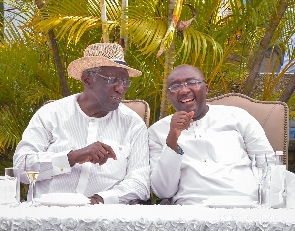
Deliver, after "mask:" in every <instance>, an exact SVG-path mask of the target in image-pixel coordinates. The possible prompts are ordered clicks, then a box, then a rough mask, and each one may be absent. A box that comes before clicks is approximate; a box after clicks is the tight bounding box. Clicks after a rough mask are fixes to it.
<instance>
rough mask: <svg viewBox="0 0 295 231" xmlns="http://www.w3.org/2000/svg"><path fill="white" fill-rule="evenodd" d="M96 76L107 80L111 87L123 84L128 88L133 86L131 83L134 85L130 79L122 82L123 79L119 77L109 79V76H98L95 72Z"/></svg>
mask: <svg viewBox="0 0 295 231" xmlns="http://www.w3.org/2000/svg"><path fill="white" fill-rule="evenodd" d="M95 74H97V75H99V76H100V77H102V78H104V79H107V80H108V84H109V85H120V84H122V86H123V87H125V88H128V87H130V86H131V83H132V81H131V80H129V79H124V80H122V79H120V78H117V77H112V76H110V77H107V76H104V75H101V74H98V73H96V72H95Z"/></svg>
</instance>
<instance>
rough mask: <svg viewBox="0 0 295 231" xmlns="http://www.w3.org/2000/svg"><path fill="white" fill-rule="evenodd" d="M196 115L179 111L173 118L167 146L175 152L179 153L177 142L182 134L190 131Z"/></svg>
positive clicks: (191, 112)
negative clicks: (186, 130) (184, 131)
mask: <svg viewBox="0 0 295 231" xmlns="http://www.w3.org/2000/svg"><path fill="white" fill-rule="evenodd" d="M194 114H195V113H194V112H193V111H190V112H185V111H178V112H175V113H174V115H173V116H172V118H171V122H170V131H169V134H168V136H167V139H166V144H167V146H169V147H170V148H171V149H173V150H174V151H175V152H177V140H178V137H179V136H180V134H181V132H182V131H183V130H185V129H188V128H189V126H190V122H192V121H193V119H192V117H193V115H194Z"/></svg>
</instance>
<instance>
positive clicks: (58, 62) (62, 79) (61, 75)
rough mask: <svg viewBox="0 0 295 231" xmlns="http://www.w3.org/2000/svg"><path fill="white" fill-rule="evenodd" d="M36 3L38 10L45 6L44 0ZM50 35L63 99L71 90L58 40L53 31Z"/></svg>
mask: <svg viewBox="0 0 295 231" xmlns="http://www.w3.org/2000/svg"><path fill="white" fill-rule="evenodd" d="M35 3H36V5H37V7H38V9H41V8H42V7H43V6H44V3H43V1H42V0H35ZM48 35H49V39H50V43H51V48H52V52H53V57H54V61H55V64H56V67H57V71H58V75H59V79H60V83H61V87H62V96H63V97H65V96H69V95H70V90H69V87H68V83H67V80H66V77H65V71H64V68H63V65H62V62H61V59H60V55H59V51H58V46H57V42H56V38H55V35H54V32H53V30H49V31H48Z"/></svg>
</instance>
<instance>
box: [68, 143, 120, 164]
mask: <svg viewBox="0 0 295 231" xmlns="http://www.w3.org/2000/svg"><path fill="white" fill-rule="evenodd" d="M108 158H113V159H114V160H116V159H117V157H116V154H115V152H114V151H113V149H112V147H111V146H109V145H106V144H104V143H101V142H99V141H97V142H95V143H93V144H90V145H88V146H87V147H85V148H81V149H78V150H74V151H71V152H70V153H69V154H68V159H69V163H70V166H74V165H75V164H76V163H79V164H83V163H85V162H91V163H93V164H97V163H98V164H99V165H103V164H104V163H105V162H107V159H108Z"/></svg>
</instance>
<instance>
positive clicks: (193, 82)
mask: <svg viewBox="0 0 295 231" xmlns="http://www.w3.org/2000/svg"><path fill="white" fill-rule="evenodd" d="M201 83H206V82H205V81H204V80H196V79H191V80H187V81H185V82H184V83H176V84H172V85H171V86H170V87H168V89H169V91H171V92H178V91H180V90H181V89H182V88H183V86H185V87H188V88H191V87H196V86H199V85H200V84H201Z"/></svg>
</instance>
